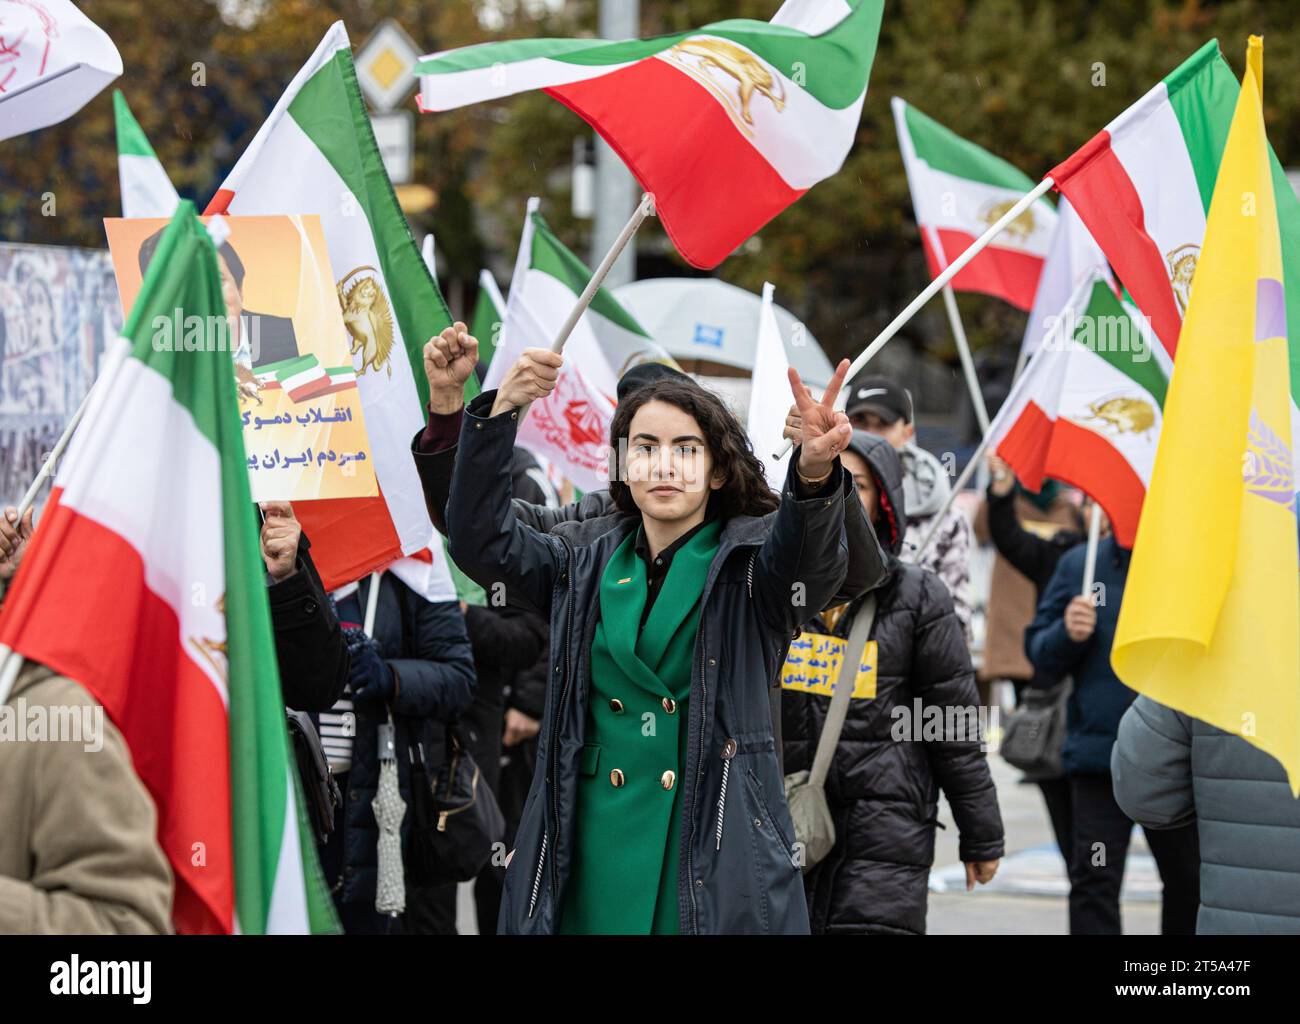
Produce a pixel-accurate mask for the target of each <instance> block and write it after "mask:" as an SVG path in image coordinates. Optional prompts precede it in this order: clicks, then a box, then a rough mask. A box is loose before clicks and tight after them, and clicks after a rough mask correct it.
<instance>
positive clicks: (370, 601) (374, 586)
mask: <svg viewBox="0 0 1300 1024" xmlns="http://www.w3.org/2000/svg"><path fill="white" fill-rule="evenodd" d="M383 575H384V573H383V570H382V569H381V570H380V571H379V572H372V573H371V574H370V591H369V593H367V594H366V619H365V625H364V626H362V628H363V629H364V630H365V631H366V636H370V637H373V636H374V635H375V618H376V617H377V616H378V614H379V581H380V579H382V578H383Z"/></svg>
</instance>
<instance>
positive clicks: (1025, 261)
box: [893, 97, 1057, 310]
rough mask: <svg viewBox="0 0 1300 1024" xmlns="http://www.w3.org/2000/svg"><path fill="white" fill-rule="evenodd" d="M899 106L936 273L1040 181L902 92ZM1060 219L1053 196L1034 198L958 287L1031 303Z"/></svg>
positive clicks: (907, 161)
mask: <svg viewBox="0 0 1300 1024" xmlns="http://www.w3.org/2000/svg"><path fill="white" fill-rule="evenodd" d="M893 108H894V124H895V127H896V128H897V130H898V143H899V146H900V147H901V148H902V151H903V166H904V167H905V168H906V170H907V184H908V187H909V189H910V190H911V192H912V206H913V208H914V209H915V211H916V224H917V227H918V228H920V230H921V239H922V242H923V243H924V245H925V258H926V262H927V263H928V264H929V267H930V273H931V275H933V276H938V275H939V274H940V273H941V272H942V271H943V270H944V269H945V268H946V267H947V266H948V264H949V263H951V262H953V260H955V259H956V258H957V257H958V256H960V255H961V254H962V253H963V252H964V251H965V250H966V249H967V248H969V247H970V245H971V243H973V242H974V241H975V240H976V239H977V238H979V236H980V235H982V234H984V232H985V231H987V230H988V229H989V228H990V227H991V226H992V225H993V223H994V222H995V221H997V220H998V219H1000V218H1001V217H1002V215H1003V214H1004V213H1006V212H1007V211H1008V210H1009V209H1011V207H1012V206H1014V205H1015V204H1016V202H1017V201H1019V200H1020V199H1021V198H1022V197H1023V196H1024V195H1025V193H1026V192H1030V191H1032V190H1033V188H1034V182H1033V181H1032V180H1030V178H1029V177H1028V176H1027V175H1025V174H1024V173H1022V172H1021V171H1019V170H1017V169H1016V168H1015V167H1013V166H1012V165H1011V164H1009V163H1007V162H1006V161H1005V160H1003V159H1002V158H1001V157H997V156H994V155H993V154H992V153H990V152H989V151H988V150H986V149H981V148H980V147H979V146H977V145H975V143H973V142H969V141H967V140H966V139H963V138H962V137H961V136H960V135H957V134H956V133H955V132H952V131H950V130H949V129H947V128H945V127H944V126H943V125H941V124H940V123H939V122H938V121H936V120H934V119H933V118H931V117H927V116H926V115H925V114H923V113H921V111H919V110H917V109H916V107H914V106H912V105H911V104H909V103H905V102H904V101H903V100H901V99H899V98H898V97H894V100H893ZM1056 221H1057V216H1056V211H1055V210H1054V209H1052V204H1051V203H1049V202H1047V201H1046V200H1040V201H1039V202H1037V203H1035V204H1034V205H1033V206H1031V207H1030V208H1029V209H1028V210H1026V211H1025V212H1024V213H1023V214H1021V215H1020V216H1019V217H1017V218H1016V220H1014V221H1013V222H1012V223H1011V224H1010V225H1008V227H1007V228H1006V230H1004V231H1003V232H1002V233H1001V234H1000V235H999V236H998V237H997V238H995V239H994V240H993V242H992V243H991V244H990V245H989V246H988V247H987V248H985V249H984V250H983V251H982V252H981V253H980V254H979V255H978V256H976V257H975V258H974V259H973V260H971V262H970V263H969V264H967V265H966V266H965V267H964V268H963V269H962V271H961V273H959V274H957V275H956V276H955V277H954V278H953V279H952V287H953V289H954V290H956V291H959V292H982V293H983V294H985V295H992V296H995V297H997V298H999V299H1005V300H1006V301H1007V302H1009V303H1011V304H1012V305H1013V306H1016V307H1017V308H1019V309H1023V310H1029V309H1031V308H1032V307H1033V304H1034V295H1035V293H1036V291H1037V289H1038V279H1039V276H1040V275H1041V274H1042V271H1043V261H1044V260H1045V259H1046V257H1047V252H1048V249H1049V248H1050V247H1051V244H1052V238H1053V236H1054V235H1055V233H1056Z"/></svg>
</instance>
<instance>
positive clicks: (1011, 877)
mask: <svg viewBox="0 0 1300 1024" xmlns="http://www.w3.org/2000/svg"><path fill="white" fill-rule="evenodd" d="M989 766H990V768H991V769H992V771H993V780H994V782H995V783H996V784H997V787H998V803H999V805H1000V806H1001V808H1002V822H1003V825H1004V827H1005V828H1006V833H1007V856H1006V859H1005V860H1003V862H1002V867H1001V868H1000V869H999V871H998V875H997V877H996V878H995V879H994V880H993V882H992V883H990V884H989V885H988V886H976V889H975V891H974V892H971V893H968V892H966V872H965V868H964V867H963V866H962V864H961V863H960V862H959V861H958V860H957V834H956V828H955V826H954V825H953V822H952V812H951V811H950V810H949V809H948V806H947V804H946V803H943V804H942V805H941V807H940V814H939V818H940V820H941V821H942V822H943V823H944V824H945V825H946V826H947V828H946V829H940V830H939V834H938V839H937V841H936V851H935V870H934V871H933V872H932V874H931V875H930V912H929V915H928V917H927V925H928V927H929V930H930V933H931V934H933V935H972V934H974V935H1064V934H1066V933H1067V931H1068V917H1067V910H1066V894H1067V892H1068V885H1067V881H1066V877H1065V863H1064V861H1062V860H1061V855H1060V852H1059V851H1058V850H1057V848H1056V842H1055V840H1054V839H1053V838H1052V829H1051V824H1050V823H1049V821H1048V819H1047V808H1046V806H1045V805H1044V804H1043V797H1042V794H1041V793H1040V792H1039V789H1038V787H1037V786H1033V785H1021V784H1020V783H1019V781H1018V780H1019V777H1020V772H1019V771H1017V770H1016V769H1014V768H1012V767H1011V766H1010V765H1008V764H1007V763H1006V762H1005V761H1003V760H1002V758H1001V757H999V756H998V755H997V754H996V753H994V754H991V755H990V756H989ZM1159 893H1160V880H1159V876H1158V875H1157V874H1156V869H1155V862H1154V861H1153V860H1152V859H1151V854H1150V853H1149V852H1148V850H1147V846H1146V842H1145V841H1144V840H1143V838H1142V832H1141V830H1140V829H1138V830H1136V832H1135V833H1134V836H1133V842H1132V845H1131V846H1130V847H1129V855H1128V861H1127V863H1126V865H1125V872H1124V902H1123V907H1122V913H1123V918H1124V931H1125V932H1126V933H1129V934H1134V935H1154V934H1156V933H1158V932H1159V931H1160V902H1159V899H1160V896H1159Z"/></svg>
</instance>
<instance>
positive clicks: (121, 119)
mask: <svg viewBox="0 0 1300 1024" xmlns="http://www.w3.org/2000/svg"><path fill="white" fill-rule="evenodd" d="M113 117H114V119H115V121H116V123H117V152H118V155H119V156H147V157H153V158H154V159H155V160H156V159H157V158H158V157H157V154H155V153H154V151H153V146H151V145H149V139H148V138H147V137H146V136H145V134H144V130H143V129H142V128H141V127H140V122H139V121H137V120H136V119H135V115H134V114H132V113H131V108H130V106H128V105H127V102H126V97H125V96H123V95H122V90H121V89H114V90H113Z"/></svg>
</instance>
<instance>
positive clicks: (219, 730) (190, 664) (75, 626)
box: [0, 202, 336, 933]
mask: <svg viewBox="0 0 1300 1024" xmlns="http://www.w3.org/2000/svg"><path fill="white" fill-rule="evenodd" d="M214 230H217V229H216V228H215V227H214ZM177 309H180V310H182V311H183V312H184V314H185V315H186V316H197V317H202V318H204V320H205V322H207V323H212V324H220V323H224V318H225V306H224V304H223V301H222V297H221V280H220V277H219V274H218V270H217V254H216V248H215V246H214V245H213V240H212V239H211V238H210V237H209V235H208V232H207V230H205V229H204V227H203V226H202V225H201V224H200V223H199V221H198V218H197V217H196V216H195V214H194V206H193V204H191V203H188V202H185V203H182V204H181V205H180V207H179V208H178V210H177V211H176V214H175V216H174V217H173V219H172V222H171V225H170V226H169V227H168V228H167V230H166V232H165V233H164V235H163V237H162V240H161V241H160V243H159V247H158V258H157V259H155V260H153V261H152V263H150V265H149V271H148V273H147V274H146V275H145V280H144V284H143V286H142V289H141V291H140V295H139V297H138V298H137V299H136V302H135V305H134V307H133V308H132V310H131V315H130V317H129V319H128V321H127V324H126V326H125V328H124V331H123V337H122V338H120V339H118V341H117V342H116V343H115V344H114V345H113V346H112V347H111V348H110V350H109V352H108V353H107V355H106V358H105V367H104V370H103V371H102V373H101V376H100V380H99V382H98V383H97V384H96V386H95V389H94V391H93V393H92V397H91V403H90V405H89V407H88V409H87V412H86V415H85V422H84V423H83V424H82V426H81V429H80V430H78V431H77V434H76V436H75V438H74V439H73V441H72V446H71V448H70V450H69V454H68V459H67V462H66V463H65V465H64V467H63V470H62V472H61V473H60V476H59V481H58V486H57V487H56V488H55V490H54V493H53V494H52V495H51V498H50V501H49V503H48V504H47V506H46V509H45V513H44V516H43V517H42V520H41V524H40V529H39V530H37V531H36V534H35V535H34V537H33V539H32V546H31V549H30V550H29V551H28V553H27V556H26V557H25V558H24V560H23V564H22V568H21V569H20V571H19V573H18V576H17V578H16V579H15V581H14V585H13V588H12V589H11V590H10V592H9V594H8V595H7V598H6V601H5V604H4V610H3V614H0V643H3V644H5V645H8V646H10V647H12V648H13V649H14V650H15V651H17V652H18V653H19V654H21V655H23V656H24V657H27V658H31V659H33V660H35V661H38V662H41V663H43V664H45V665H48V666H49V667H51V668H53V669H55V670H56V671H58V672H61V673H63V674H64V675H67V676H69V677H70V678H72V679H75V680H77V681H78V682H79V683H81V684H82V685H83V686H85V687H86V689H87V690H89V691H90V693H91V694H92V695H93V696H94V697H95V699H96V700H98V701H100V702H101V703H102V704H103V705H104V708H105V711H106V712H107V714H108V715H109V717H110V718H111V719H112V721H113V723H114V724H115V725H116V726H117V727H118V729H119V730H121V732H122V734H123V736H124V737H125V739H126V742H127V744H128V746H129V747H130V750H131V756H132V760H133V761H134V764H135V768H136V771H137V772H138V773H139V775H140V778H141V780H142V781H143V782H144V784H145V785H146V786H147V787H148V789H149V792H150V793H151V794H152V796H153V799H154V802H155V803H156V804H157V807H158V840H159V843H160V845H161V846H162V849H163V851H164V853H166V855H167V858H168V860H169V861H170V862H171V866H172V871H173V873H174V875H175V879H176V893H175V901H174V905H173V918H174V921H175V924H176V927H177V929H178V930H179V931H182V932H190V933H195V932H201V933H230V932H234V931H242V932H246V933H267V932H279V933H284V932H309V931H312V932H315V931H330V930H336V928H335V925H334V915H333V909H332V905H331V902H330V897H329V893H328V892H327V891H326V889H325V886H324V879H323V876H322V875H321V872H320V868H319V865H318V864H317V861H316V853H315V845H314V843H313V840H312V837H311V835H310V833H309V831H308V829H307V828H306V826H305V819H304V816H303V813H302V803H301V795H300V793H299V791H298V786H299V783H298V775H297V771H296V767H295V765H294V762H293V761H292V759H291V757H290V753H289V748H288V738H287V734H286V730H285V724H284V700H283V697H282V696H281V693H280V678H279V671H278V668H277V662H276V654H275V639H274V636H273V634H272V631H271V618H270V610H269V608H268V605H267V596H266V586H265V584H264V582H263V580H264V577H265V570H264V568H263V565H262V560H261V556H260V552H259V548H258V536H257V525H256V513H255V509H254V506H253V503H252V500H251V499H250V497H249V489H248V472H247V470H246V469H245V464H244V444H243V439H242V435H241V433H240V424H239V420H240V416H239V409H238V405H237V403H236V400H235V390H234V386H235V385H234V375H233V372H232V369H231V363H230V355H229V353H227V352H225V351H220V350H218V349H217V348H216V347H215V346H214V347H212V348H210V349H209V351H195V352H188V351H187V352H171V351H162V352H160V351H156V350H155V348H154V345H153V324H154V322H155V320H156V318H157V317H160V316H161V317H163V318H170V317H171V316H172V314H173V311H175V310H177Z"/></svg>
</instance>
